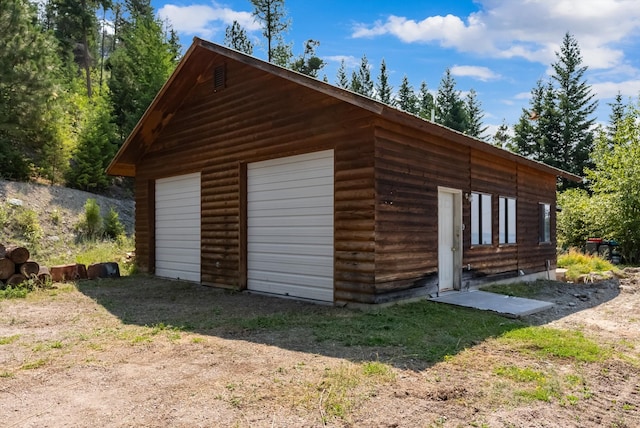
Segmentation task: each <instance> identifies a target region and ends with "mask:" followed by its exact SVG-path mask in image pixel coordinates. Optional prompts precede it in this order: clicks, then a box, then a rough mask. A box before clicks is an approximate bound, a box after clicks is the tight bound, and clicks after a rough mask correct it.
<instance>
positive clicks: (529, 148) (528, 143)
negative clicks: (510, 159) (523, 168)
mask: <svg viewBox="0 0 640 428" xmlns="http://www.w3.org/2000/svg"><path fill="white" fill-rule="evenodd" d="M544 94H545V87H544V83H543V82H542V80H538V82H537V83H536V86H535V87H534V88H533V89H532V90H531V98H530V99H529V109H528V110H527V109H522V114H521V115H520V119H519V120H518V123H517V124H516V125H515V126H514V127H513V129H514V134H515V135H514V137H513V144H512V145H511V146H510V147H509V148H510V150H512V151H513V152H515V153H518V154H520V155H522V156H526V157H528V158H530V159H534V160H539V158H540V153H541V139H542V136H541V133H540V130H539V128H538V126H537V120H538V119H539V118H540V116H541V115H543V114H544V113H543V104H544Z"/></svg>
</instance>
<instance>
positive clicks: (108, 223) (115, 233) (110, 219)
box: [103, 207, 124, 239]
mask: <svg viewBox="0 0 640 428" xmlns="http://www.w3.org/2000/svg"><path fill="white" fill-rule="evenodd" d="M103 223H104V234H105V235H106V236H107V237H109V238H111V239H118V237H120V236H122V235H124V226H123V225H122V223H121V222H120V218H119V216H118V212H117V211H116V210H114V209H113V207H111V208H110V209H109V212H108V213H107V214H106V215H105V216H104V219H103Z"/></svg>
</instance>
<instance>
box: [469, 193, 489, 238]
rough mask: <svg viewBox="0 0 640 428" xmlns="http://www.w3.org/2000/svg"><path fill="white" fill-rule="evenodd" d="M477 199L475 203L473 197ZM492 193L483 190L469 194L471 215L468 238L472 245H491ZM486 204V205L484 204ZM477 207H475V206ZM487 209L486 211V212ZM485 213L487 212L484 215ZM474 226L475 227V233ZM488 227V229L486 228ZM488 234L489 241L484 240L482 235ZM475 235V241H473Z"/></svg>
mask: <svg viewBox="0 0 640 428" xmlns="http://www.w3.org/2000/svg"><path fill="white" fill-rule="evenodd" d="M476 197H477V198H478V199H477V204H476V202H474V201H475V198H476ZM492 199H493V195H492V194H491V193H484V192H473V191H472V192H471V193H470V195H469V202H470V204H471V207H470V210H469V211H470V213H469V214H470V216H471V228H470V229H471V232H470V239H471V245H472V246H488V245H493V200H492ZM487 204H488V207H487V206H486V205H487ZM476 207H477V208H476ZM487 210H488V212H487ZM485 214H487V215H486V216H485ZM475 228H477V229H478V230H477V233H474V232H476V230H475ZM487 229H488V230H487ZM487 232H488V234H489V242H484V240H483V236H484V235H486V234H487ZM474 237H477V241H474Z"/></svg>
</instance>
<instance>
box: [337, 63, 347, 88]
mask: <svg viewBox="0 0 640 428" xmlns="http://www.w3.org/2000/svg"><path fill="white" fill-rule="evenodd" d="M336 85H337V86H338V87H340V88H343V89H348V88H349V86H350V85H349V79H348V78H347V70H346V67H345V64H344V60H342V61H340V67H339V68H338V73H337V75H336Z"/></svg>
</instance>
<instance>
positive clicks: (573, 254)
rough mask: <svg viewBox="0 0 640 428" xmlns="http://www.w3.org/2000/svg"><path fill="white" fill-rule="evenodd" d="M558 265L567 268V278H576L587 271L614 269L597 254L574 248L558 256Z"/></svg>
mask: <svg viewBox="0 0 640 428" xmlns="http://www.w3.org/2000/svg"><path fill="white" fill-rule="evenodd" d="M558 267H561V268H566V269H567V279H569V280H572V281H574V280H576V279H577V278H578V277H579V276H580V275H584V274H587V273H592V272H596V273H602V272H608V271H613V270H616V267H615V266H614V265H613V264H611V263H610V262H608V261H607V260H604V259H602V258H600V257H598V256H593V255H589V254H583V253H581V252H579V251H578V250H576V249H571V250H569V252H568V253H565V254H561V255H560V256H558Z"/></svg>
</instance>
